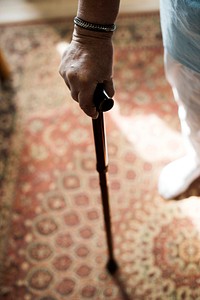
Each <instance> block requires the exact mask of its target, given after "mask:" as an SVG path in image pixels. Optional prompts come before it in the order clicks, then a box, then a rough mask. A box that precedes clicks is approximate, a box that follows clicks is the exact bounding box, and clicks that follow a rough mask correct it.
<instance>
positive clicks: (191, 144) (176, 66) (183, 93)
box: [164, 50, 200, 159]
mask: <svg viewBox="0 0 200 300" xmlns="http://www.w3.org/2000/svg"><path fill="white" fill-rule="evenodd" d="M164 63H165V73H166V78H167V80H168V81H169V83H170V85H171V87H172V90H173V94H174V98H175V100H176V102H177V104H178V115H179V118H180V122H181V129H182V135H183V138H184V140H185V143H186V146H187V151H188V152H189V153H188V154H190V153H191V154H193V155H194V154H195V155H196V156H197V157H198V158H199V159H200V73H197V72H195V71H193V70H191V69H189V68H187V67H186V66H184V65H182V64H181V63H179V62H178V61H176V60H175V59H173V58H172V57H171V56H170V55H169V53H167V51H166V50H165V55H164Z"/></svg>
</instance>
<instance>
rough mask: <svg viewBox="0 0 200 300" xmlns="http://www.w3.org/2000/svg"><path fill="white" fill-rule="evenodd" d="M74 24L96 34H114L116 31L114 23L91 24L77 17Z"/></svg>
mask: <svg viewBox="0 0 200 300" xmlns="http://www.w3.org/2000/svg"><path fill="white" fill-rule="evenodd" d="M74 24H76V25H77V26H78V27H80V28H84V29H87V30H90V31H95V32H114V31H115V30H116V25H115V24H114V23H112V24H99V23H91V22H88V21H85V20H83V19H81V18H79V17H77V16H76V17H75V18H74Z"/></svg>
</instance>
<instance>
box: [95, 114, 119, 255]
mask: <svg viewBox="0 0 200 300" xmlns="http://www.w3.org/2000/svg"><path fill="white" fill-rule="evenodd" d="M93 133H94V141H95V151H96V159H97V171H98V173H99V181H100V187H101V199H102V206H103V213H104V223H105V224H104V225H105V229H106V239H107V244H108V253H109V259H114V255H113V242H112V231H111V219H110V207H109V193H108V185H107V169H108V154H107V143H106V136H105V128H104V116H103V112H99V117H98V118H97V119H95V120H93Z"/></svg>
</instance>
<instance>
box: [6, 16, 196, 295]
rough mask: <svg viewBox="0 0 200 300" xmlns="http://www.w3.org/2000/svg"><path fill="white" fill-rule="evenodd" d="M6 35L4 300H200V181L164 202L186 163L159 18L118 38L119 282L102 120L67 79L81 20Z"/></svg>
mask: <svg viewBox="0 0 200 300" xmlns="http://www.w3.org/2000/svg"><path fill="white" fill-rule="evenodd" d="M0 30H1V33H0V35H1V47H2V48H3V50H4V53H5V55H6V57H7V60H8V61H9V63H10V66H11V69H12V72H13V82H12V92H11V91H10V90H9V92H8V91H7V92H6V91H5V90H3V89H2V91H1V96H2V99H3V101H1V103H0V109H1V113H0V116H1V123H0V126H1V127H0V130H1V131H0V133H1V137H2V138H1V141H2V142H1V145H0V147H1V158H2V161H1V168H0V169H1V179H2V184H1V203H0V205H1V214H0V222H1V223H0V237H1V244H0V250H1V256H0V267H1V269H0V271H1V274H0V275H1V277H0V279H1V281H0V286H1V288H0V298H1V299H5V300H22V299H24V300H63V299H70V300H80V299H95V300H104V299H112V300H122V299H125V300H128V299H130V300H133V299H134V300H146V299H147V300H159V299H160V300H167V299H187V300H188V299H195V300H197V299H200V288H199V283H200V221H199V213H200V202H199V197H198V195H199V193H200V190H199V187H198V186H199V182H198V181H196V182H195V183H194V184H193V185H192V186H191V187H190V189H189V191H188V192H187V193H185V194H184V195H181V196H180V197H179V198H178V199H176V200H173V201H164V200H163V199H162V198H161V197H160V196H159V195H158V193H157V179H158V176H159V172H160V170H161V168H162V167H163V166H164V165H165V164H166V163H168V162H169V161H171V160H173V159H175V158H177V157H180V156H181V155H182V154H183V153H184V148H183V144H182V140H181V136H180V128H179V121H178V118H177V107H176V104H175V103H174V101H173V97H172V92H171V89H170V87H169V85H168V83H167V82H166V80H165V77H164V70H163V49H162V41H161V33H160V24H159V15H158V14H145V15H126V16H120V17H119V19H118V30H117V32H116V34H115V37H114V43H115V63H114V78H115V85H116V95H115V106H114V108H113V109H112V110H111V111H110V112H108V113H106V114H105V118H106V129H107V140H108V152H109V193H110V206H111V215H112V230H113V240H114V252H115V256H116V260H117V262H118V264H119V271H118V272H117V273H116V275H115V276H114V277H112V276H111V275H110V274H108V273H107V271H106V269H105V264H106V262H107V258H108V256H107V245H106V240H105V232H104V224H103V216H102V206H101V198H100V190H99V184H98V174H97V172H96V170H95V154H94V143H93V136H92V124H91V120H90V119H89V118H88V117H86V116H85V115H84V114H83V113H82V112H81V110H80V109H79V108H78V106H77V104H76V103H75V102H73V101H72V100H71V99H70V96H69V92H68V90H67V89H66V87H65V86H64V83H63V81H62V79H61V78H60V76H59V75H58V65H59V62H60V55H59V53H58V50H57V49H58V48H59V45H60V44H59V43H61V42H63V41H67V42H69V41H70V38H71V32H72V20H68V21H62V20H59V21H56V22H51V23H48V24H47V23H46V24H45V23H41V24H39V23H38V24H29V25H25V24H24V25H23V24H22V25H10V26H4V27H1V29H0ZM8 95H9V96H8ZM2 117H4V118H2ZM6 145H7V146H6Z"/></svg>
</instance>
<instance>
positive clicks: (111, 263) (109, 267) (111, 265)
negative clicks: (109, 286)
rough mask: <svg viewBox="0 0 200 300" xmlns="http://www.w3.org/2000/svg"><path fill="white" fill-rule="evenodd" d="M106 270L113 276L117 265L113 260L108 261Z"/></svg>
mask: <svg viewBox="0 0 200 300" xmlns="http://www.w3.org/2000/svg"><path fill="white" fill-rule="evenodd" d="M106 268H107V270H108V272H109V273H110V274H111V275H114V274H115V272H116V271H117V269H118V265H117V263H116V261H115V260H114V259H110V260H109V261H108V263H107V265H106Z"/></svg>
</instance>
